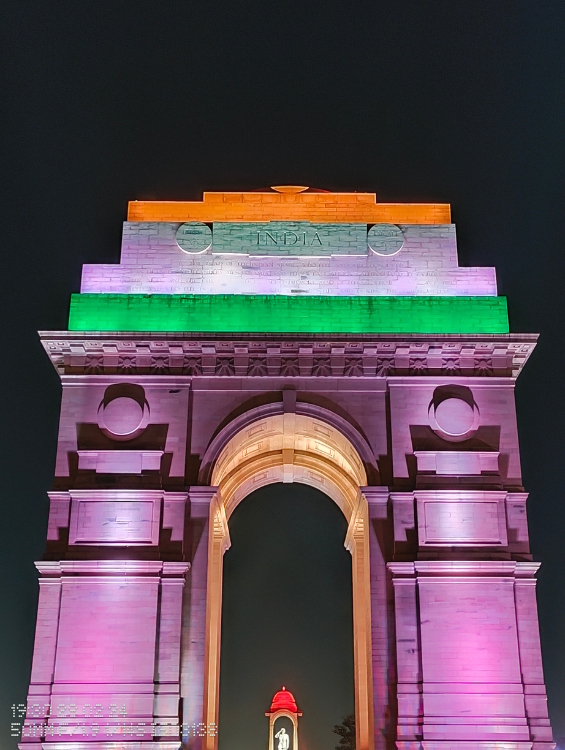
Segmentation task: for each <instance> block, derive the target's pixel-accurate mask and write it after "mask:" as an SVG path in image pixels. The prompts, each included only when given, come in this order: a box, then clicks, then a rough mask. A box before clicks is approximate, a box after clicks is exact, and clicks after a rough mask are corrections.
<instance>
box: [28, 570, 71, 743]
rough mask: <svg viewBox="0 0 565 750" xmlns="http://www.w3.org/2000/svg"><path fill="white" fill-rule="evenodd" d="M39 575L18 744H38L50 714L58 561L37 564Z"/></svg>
mask: <svg viewBox="0 0 565 750" xmlns="http://www.w3.org/2000/svg"><path fill="white" fill-rule="evenodd" d="M36 567H37V569H38V570H39V572H40V573H41V574H42V577H41V578H40V579H39V603H38V606H37V625H36V628H35V643H34V647H33V663H32V667H31V679H30V685H29V691H28V698H27V714H26V718H25V722H24V727H23V731H22V740H21V743H20V746H23V745H24V743H25V746H26V747H27V748H29V747H30V744H31V743H36V744H37V746H38V747H39V746H40V744H41V737H42V736H44V734H45V732H44V725H45V723H46V722H47V717H48V715H49V705H50V703H51V686H52V683H53V673H54V670H55V653H56V650H57V630H58V627H59V607H60V603H61V576H60V569H59V564H58V563H51V562H42V563H36Z"/></svg>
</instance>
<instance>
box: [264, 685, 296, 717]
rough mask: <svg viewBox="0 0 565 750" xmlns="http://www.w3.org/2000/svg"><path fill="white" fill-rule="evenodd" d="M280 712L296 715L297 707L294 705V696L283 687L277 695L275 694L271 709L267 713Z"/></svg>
mask: <svg viewBox="0 0 565 750" xmlns="http://www.w3.org/2000/svg"><path fill="white" fill-rule="evenodd" d="M282 710H285V711H292V712H293V713H298V706H297V705H296V701H295V699H294V695H293V694H292V693H291V692H289V691H288V690H287V689H286V688H285V687H283V689H282V690H279V692H278V693H275V696H274V698H273V700H272V703H271V708H270V709H269V713H274V712H275V711H282Z"/></svg>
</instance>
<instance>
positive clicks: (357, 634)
mask: <svg viewBox="0 0 565 750" xmlns="http://www.w3.org/2000/svg"><path fill="white" fill-rule="evenodd" d="M368 530H369V509H368V503H367V499H366V497H365V495H364V494H363V493H362V492H361V490H359V493H358V496H357V502H356V504H355V508H354V509H353V513H352V514H351V519H350V521H349V528H348V529H347V535H346V537H345V548H346V549H347V550H349V552H351V557H352V571H353V658H354V662H355V718H356V722H355V740H356V747H357V748H358V750H373V747H374V739H375V729H374V710H373V659H372V642H371V586H370V578H369V575H368V572H369V570H370V556H369V534H368Z"/></svg>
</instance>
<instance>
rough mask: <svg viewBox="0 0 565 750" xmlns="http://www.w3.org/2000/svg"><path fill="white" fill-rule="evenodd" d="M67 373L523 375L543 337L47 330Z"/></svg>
mask: <svg viewBox="0 0 565 750" xmlns="http://www.w3.org/2000/svg"><path fill="white" fill-rule="evenodd" d="M39 335H40V338H41V342H42V344H43V347H44V348H45V350H46V352H47V354H48V355H49V358H50V359H51V362H52V363H53V365H54V366H55V369H56V370H57V372H59V374H61V375H74V374H76V375H102V374H107V375H113V374H118V375H128V374H132V375H133V374H136V375H188V376H194V377H198V376H218V375H223V376H235V377H247V376H251V377H261V376H267V377H324V376H332V377H387V376H388V377H390V376H406V375H408V376H426V375H427V376H442V375H446V376H450V377H454V376H458V375H461V376H467V377H469V376H471V377H477V376H481V377H489V376H498V377H517V375H518V374H519V373H520V371H521V369H522V368H523V366H524V364H525V363H526V361H527V359H528V357H529V356H530V354H531V353H532V351H533V349H534V347H535V344H536V341H537V334H531V333H528V334H448V335H422V334H397V335H369V334H365V335H362V334H358V335H327V334H318V335H306V334H303V335H296V334H267V335H265V334H246V335H242V336H237V337H236V336H233V335H228V334H214V335H210V334H200V335H199V334H187V333H166V334H152V333H127V332H123V333H110V334H109V333H100V332H80V331H73V332H68V331H42V332H40V334H39Z"/></svg>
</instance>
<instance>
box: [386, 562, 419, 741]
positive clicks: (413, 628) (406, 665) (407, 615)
mask: <svg viewBox="0 0 565 750" xmlns="http://www.w3.org/2000/svg"><path fill="white" fill-rule="evenodd" d="M388 568H389V570H390V571H391V572H392V574H393V579H392V583H393V586H394V601H395V622H396V669H397V695H398V735H397V736H398V741H397V743H396V746H397V747H398V748H399V750H420V748H421V744H420V740H421V738H422V719H423V704H422V655H421V646H420V636H419V614H418V602H417V588H416V575H415V570H414V563H410V562H396V563H389V564H388Z"/></svg>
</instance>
